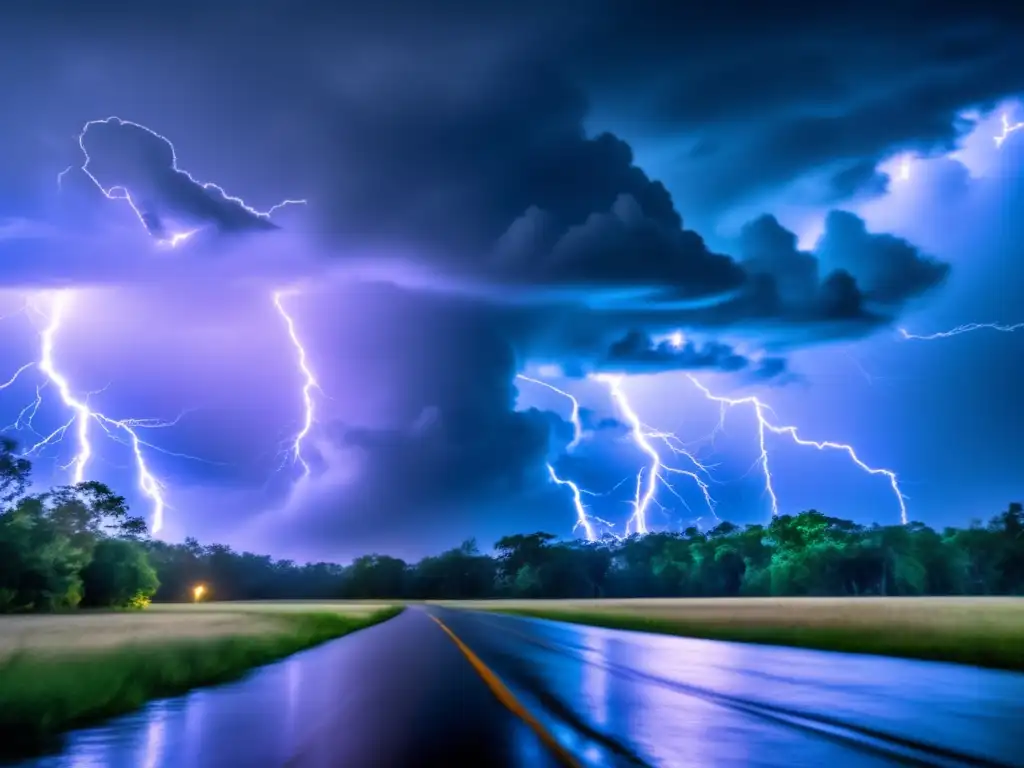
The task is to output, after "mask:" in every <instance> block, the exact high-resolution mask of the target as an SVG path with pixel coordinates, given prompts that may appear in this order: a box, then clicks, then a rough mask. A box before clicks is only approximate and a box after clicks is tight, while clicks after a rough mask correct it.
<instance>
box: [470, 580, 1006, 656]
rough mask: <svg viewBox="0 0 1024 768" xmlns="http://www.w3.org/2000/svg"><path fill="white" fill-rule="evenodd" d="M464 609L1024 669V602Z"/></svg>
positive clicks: (485, 604)
mask: <svg viewBox="0 0 1024 768" xmlns="http://www.w3.org/2000/svg"><path fill="white" fill-rule="evenodd" d="M452 605H456V604H454V603H453V604H452ZM457 605H459V606H461V607H466V608H477V609H483V610H497V611H504V612H511V613H518V614H522V615H528V616H538V617H541V618H549V619H557V620H560V621H569V622H575V623H578V624H590V625H594V626H602V627H611V628H613V629H634V630H640V631H644V632H658V633H663V634H671V635H685V636H688V637H700V638H709V639H715V640H734V641H739V642H750V643H766V644H772V645H791V646H798V647H803V648H819V649H824V650H833V651H846V652H850V653H873V654H880V655H885V656H902V657H908V658H918V659H929V660H933V661H952V662H959V663H963V664H974V665H977V666H982V667H992V668H996V669H1010V670H1017V671H1024V598H1012V597H1010V598H931V597H921V598H837V599H825V598H822V599H818V598H789V599H785V598H734V599H657V600H655V599H637V600H532V601H531V600H507V601H496V600H495V601H478V602H462V603H458V604H457Z"/></svg>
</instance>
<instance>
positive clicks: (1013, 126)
mask: <svg viewBox="0 0 1024 768" xmlns="http://www.w3.org/2000/svg"><path fill="white" fill-rule="evenodd" d="M1000 123H1001V125H1002V129H1003V130H1002V133H1000V134H998V135H997V136H993V137H992V138H993V140H994V141H995V145H996V149H1001V148H1002V146H1003V144H1004V143H1005V142H1006V140H1007V139H1008V138H1009V137H1010V134H1011V133H1015V132H1017V131H1019V130H1022V129H1024V122H1019V123H1011V122H1010V116H1009V115H1007V114H1006V113H1005V112H1004V113H1003V114H1002V115H1001V120H1000Z"/></svg>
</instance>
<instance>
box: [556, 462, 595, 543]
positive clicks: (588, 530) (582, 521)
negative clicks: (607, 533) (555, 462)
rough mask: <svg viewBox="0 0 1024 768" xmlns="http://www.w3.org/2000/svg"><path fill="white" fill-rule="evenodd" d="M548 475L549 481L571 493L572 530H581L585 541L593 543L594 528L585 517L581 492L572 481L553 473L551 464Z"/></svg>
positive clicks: (587, 517)
mask: <svg viewBox="0 0 1024 768" xmlns="http://www.w3.org/2000/svg"><path fill="white" fill-rule="evenodd" d="M547 467H548V474H549V475H550V476H551V481H552V482H553V483H555V484H556V485H565V486H568V487H569V489H570V490H571V491H572V503H573V507H575V509H576V525H574V526H573V530H576V529H577V528H582V529H583V535H584V536H586V538H587V541H595V540H596V539H597V537H596V536H595V535H594V526H593V525H592V524H591V523H590V517H589V516H588V515H587V507H586V505H585V504H584V503H583V490H582V489H581V488H580V487H579V486H578V485H576V483H574V482H573V481H572V480H563V479H562V478H560V477H559V476H558V474H557V473H556V472H555V468H554V467H553V466H551V464H548V465H547Z"/></svg>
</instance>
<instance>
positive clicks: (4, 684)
mask: <svg viewBox="0 0 1024 768" xmlns="http://www.w3.org/2000/svg"><path fill="white" fill-rule="evenodd" d="M399 611H401V608H389V609H386V610H382V611H378V612H376V613H373V614H368V615H363V616H351V615H348V616H346V615H343V614H338V613H274V614H268V615H272V616H274V618H275V619H278V620H279V621H280V631H278V632H274V631H271V632H269V633H265V634H256V635H240V636H233V637H224V638H218V639H203V640H193V641H188V642H185V641H178V642H173V643H167V644H165V645H152V644H139V645H135V646H128V647H124V646H121V647H117V648H111V649H105V650H103V651H92V652H83V653H80V654H76V655H70V654H69V655H62V656H53V655H52V654H51V655H47V656H45V657H44V656H37V655H33V654H31V653H23V654H20V655H18V656H15V657H12V658H10V659H8V660H7V661H4V662H2V663H0V754H5V756H6V755H10V754H12V753H14V754H16V753H18V752H30V751H32V750H34V749H37V748H38V747H40V746H41V745H42V744H43V743H44V742H45V740H46V739H48V738H50V737H52V736H53V735H54V734H56V733H59V732H60V731H64V730H67V729H68V728H71V727H74V726H77V725H81V724H84V723H88V722H90V721H94V720H97V719H101V718H104V717H109V716H112V715H116V714H120V713H123V712H128V711H130V710H133V709H136V708H138V707H139V706H141V705H142V704H143V703H144V702H145V701H147V700H149V699H153V698H158V697H162V696H172V695H175V694H178V693H182V692H184V691H187V690H189V689H190V688H194V687H196V686H198V685H207V684H212V683H220V682H224V681H227V680H231V679H233V678H237V677H238V676H240V675H242V674H243V673H245V672H246V671H247V670H249V669H251V668H252V667H254V666H258V665H261V664H266V663H268V662H270V661H274V660H276V659H279V658H282V657H284V656H287V655H290V654H292V653H295V652H296V651H299V650H302V649H303V648H309V647H311V646H313V645H317V644H319V643H322V642H324V641H325V640H329V639H331V638H335V637H340V636H341V635H345V634H347V633H349V632H353V631H355V630H357V629H361V628H363V627H366V626H369V625H371V624H375V623H377V622H380V621H384V620H385V619H388V618H391V617H392V616H394V615H395V614H397V613H398V612H399Z"/></svg>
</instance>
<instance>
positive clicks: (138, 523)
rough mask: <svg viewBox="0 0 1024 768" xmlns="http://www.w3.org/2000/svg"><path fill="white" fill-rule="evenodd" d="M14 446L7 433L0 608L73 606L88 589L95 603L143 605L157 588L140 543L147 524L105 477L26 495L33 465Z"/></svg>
mask: <svg viewBox="0 0 1024 768" xmlns="http://www.w3.org/2000/svg"><path fill="white" fill-rule="evenodd" d="M15 449H16V446H15V444H14V443H13V442H12V441H10V440H7V439H3V440H0V613H10V612H20V611H56V610H66V609H70V608H74V607H75V606H77V605H78V604H79V602H81V601H82V599H83V596H84V597H85V599H86V601H87V603H88V604H91V605H105V606H123V607H128V606H130V605H142V604H144V602H145V600H146V598H148V597H151V596H152V594H153V593H154V592H155V590H156V583H155V579H156V573H155V571H153V569H152V568H151V567H149V565H148V563H147V562H146V552H145V550H144V549H142V548H141V547H140V546H139V544H137V543H133V541H137V540H140V539H141V538H142V537H143V536H144V535H145V532H146V525H145V523H144V522H143V521H142V520H141V519H140V518H137V517H132V516H131V515H129V514H128V507H127V505H126V504H125V500H124V498H123V497H121V496H118V495H116V494H115V493H114V492H113V491H111V490H110V489H109V488H107V487H106V486H105V485H103V484H102V483H96V482H85V483H79V484H77V485H74V486H61V487H58V488H54V489H51V490H50V491H47V492H45V493H40V494H35V495H29V494H27V493H26V489H27V488H28V487H29V479H30V472H31V469H32V468H31V464H30V463H29V462H28V461H27V460H26V459H24V458H22V457H19V456H18V455H17V454H16V453H15ZM130 540H133V541H130ZM89 584H91V585H92V587H91V589H88V588H87V587H88V585H89Z"/></svg>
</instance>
